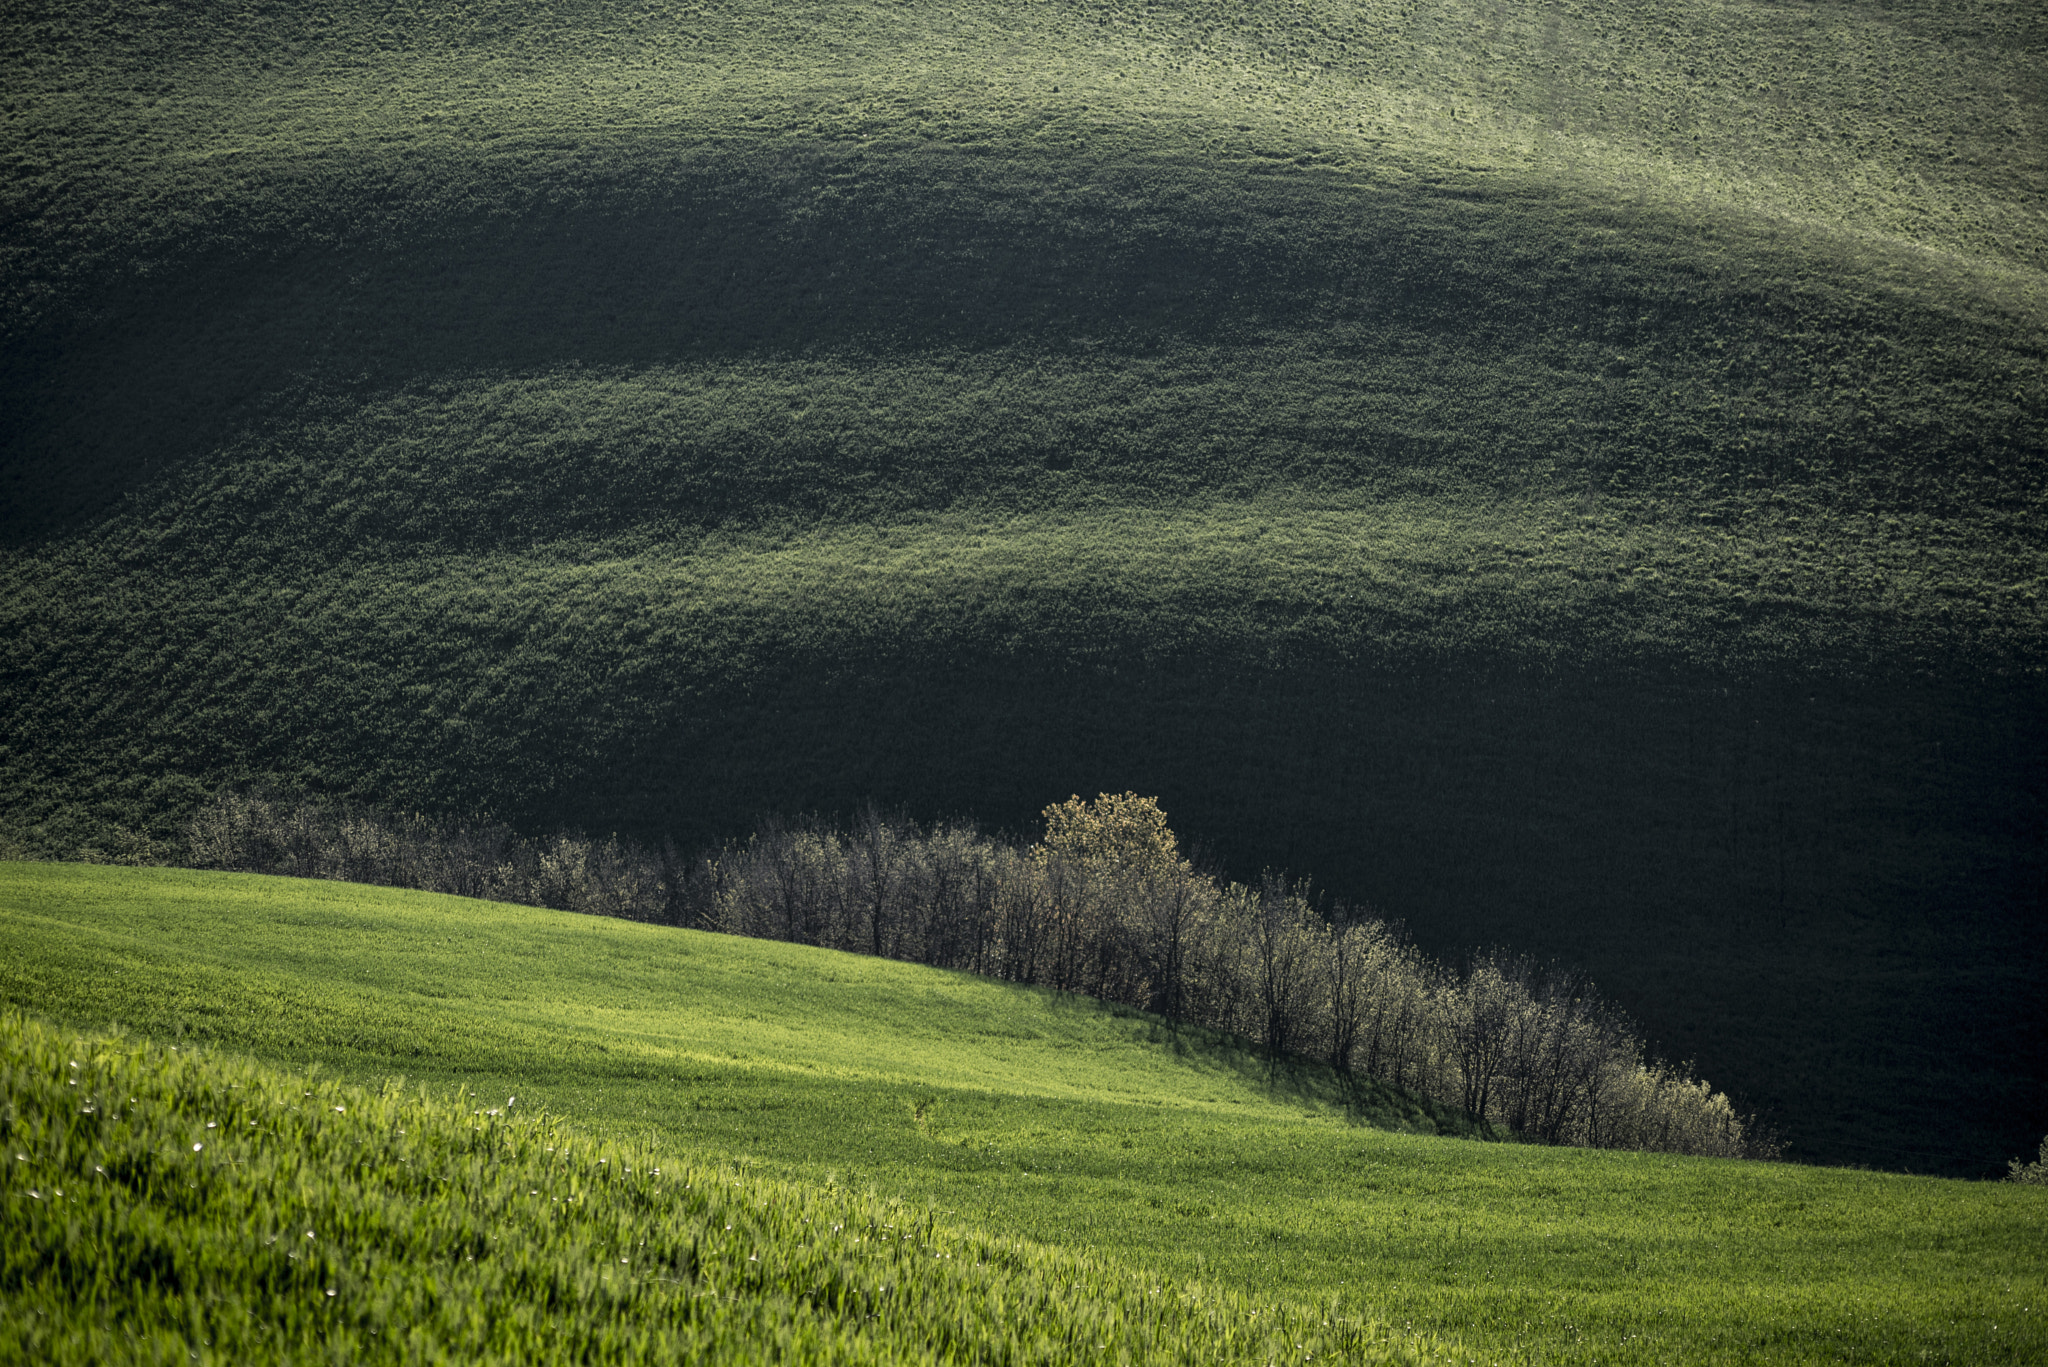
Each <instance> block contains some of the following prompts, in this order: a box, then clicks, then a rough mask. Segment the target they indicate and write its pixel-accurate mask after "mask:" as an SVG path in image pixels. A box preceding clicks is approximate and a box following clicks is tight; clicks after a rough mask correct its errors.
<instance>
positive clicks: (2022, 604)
mask: <svg viewBox="0 0 2048 1367" xmlns="http://www.w3.org/2000/svg"><path fill="white" fill-rule="evenodd" d="M8 15H9V19H10V22H9V23H8V24H7V25H6V26H5V36H4V39H0V44H4V46H0V87H4V89H5V91H6V96H5V99H4V101H0V148H4V151H0V157H4V161H0V395H4V399H5V402H4V403H0V491H4V493H0V546H4V550H0V747H4V749H0V807H4V810H5V811H6V813H7V820H6V824H5V830H4V831H0V841H5V842H6V848H13V849H20V850H23V851H31V852H38V853H55V854H63V855H73V854H76V853H78V852H79V851H80V850H81V849H89V850H99V851H102V852H115V853H119V852H121V851H129V852H134V851H138V850H140V851H143V852H148V851H151V850H156V851H159V852H161V851H164V850H170V851H171V852H172V853H175V841H176V832H177V829H178V821H179V819H180V816H181V814H182V813H183V812H184V811H186V810H189V808H190V806H191V804H192V803H193V802H194V801H195V800H196V799H197V798H198V797H199V796H200V795H201V794H203V793H205V792H206V791H208V790H209V789H210V788H212V787H213V786H215V785H217V784H219V783H222V782H226V781H239V780H244V779H261V780H268V781H276V782H282V783H286V784H294V785H305V786H311V787H315V788H321V789H328V790H339V791H346V792H350V793H353V794H356V795H358V796H361V797H364V798H368V799H371V800H374V801H378V802H383V803H390V804H394V805H416V806H424V807H431V808H437V809H454V808H486V809H490V810H493V811H496V812H498V813H499V814H501V815H503V816H505V817H507V818H508V819H511V820H514V821H517V822H519V823H520V824H522V825H524V826H527V827H532V828H541V827H545V826H548V825H552V824H556V823H567V824H571V825H576V826H580V827H584V828H588V829H593V830H613V829H616V830H621V831H625V832H629V833H636V834H640V835H644V836H650V837H654V836H662V835H671V834H672V835H675V836H677V837H678V838H680V839H682V840H684V841H685V842H690V841H709V840H714V839H719V838H724V837H728V836H732V835H736V834H738V833H740V832H741V831H743V830H744V829H745V828H746V827H747V825H748V824H749V823H750V822H752V821H753V820H754V819H755V818H756V817H757V816H758V815H759V814H760V813H762V812H763V811H769V810H792V809H808V808H816V809H822V810H828V811H829V810H844V809H847V808H849V807H851V806H852V805H854V804H856V803H858V802H860V801H863V800H866V799H869V798H877V799H880V800H882V801H884V802H892V803H904V804H908V805H909V806H911V807H912V808H914V809H915V810H916V811H918V812H919V813H920V814H923V815H936V814H939V813H943V812H965V813H972V814H974V815H976V816H978V817H980V818H982V819H984V820H986V821H989V822H991V823H993V824H999V825H1000V824H1022V823H1025V822H1028V821H1029V820H1030V819H1031V818H1032V816H1033V815H1034V814H1035V813H1036V812H1037V811H1038V810H1039V809H1040V808H1041V807H1042V806H1043V805H1044V804H1045V803H1046V802H1047V801H1051V800H1054V799H1057V798H1059V797H1061V796H1064V795H1065V794H1067V793H1069V792H1076V791H1079V792H1092V791H1098V790H1106V791H1122V790H1124V789H1127V788H1128V789H1136V790H1141V791H1145V792H1148V793H1158V794H1159V795H1160V796H1161V798H1162V799H1163V801H1164V803H1165V805H1166V807H1167V808H1168V810H1169V811H1171V812H1172V813H1173V814H1174V817H1175V821H1176V824H1177V826H1179V827H1180V828H1181V829H1182V830H1183V831H1185V832H1187V833H1188V834H1190V835H1191V836H1193V837H1195V838H1197V839H1198V840H1199V841H1201V843H1203V844H1204V845H1205V846H1207V847H1208V848H1210V849H1212V850H1213V851H1214V852H1215V853H1216V854H1217V855H1218V857H1219V858H1220V859H1222V860H1223V861H1225V862H1226V863H1228V864H1229V865H1230V866H1231V867H1232V868H1233V869H1234V870H1235V871H1237V872H1240V873H1244V874H1247V875H1248V874H1250V873H1253V872H1255V871H1256V870H1257V869H1258V868H1259V867H1261V866H1264V865H1285V866H1288V867H1290V868H1293V869H1295V870H1298V871H1307V872H1312V873H1314V874H1315V875H1317V876H1318V877H1320V878H1322V879H1324V880H1326V881H1328V882H1329V883H1330V884H1332V885H1333V886H1334V887H1335V888H1336V890H1338V891H1339V892H1341V893H1343V894H1345V895H1348V896H1351V897H1354V898H1358V899H1361V900H1369V901H1371V902H1373V903H1375V904H1376V905H1378V906H1379V907H1380V908H1381V909H1382V910H1384V911H1386V912H1387V913H1388V914H1390V915H1393V916H1397V917H1402V918H1405V919H1407V920H1408V921H1409V922H1411V924H1413V925H1414V926H1415V927H1416V931H1417V934H1418V935H1419V936H1420V937H1422V938H1423V939H1424V940H1425V942H1426V943H1428V944H1429V945H1430V946H1431V947H1432V948H1434V949H1436V950H1437V951H1438V952H1441V953H1447V954H1448V953H1456V952H1458V951H1459V950H1460V949H1461V948H1463V947H1468V946H1470V945H1473V944H1476V943H1479V942H1482V941H1488V940H1497V941H1505V942H1507V943H1511V944H1514V945H1516V946H1518V947H1523V948H1526V949H1529V950H1531V951H1532V952H1536V953H1539V954H1551V953H1555V954H1562V955H1566V956H1568V957H1571V958H1573V959H1575V960H1577V961H1579V962H1582V963H1585V964H1586V965H1588V966H1589V967H1590V968H1591V969H1592V970H1593V971H1594V972H1595V974H1596V976H1597V977H1598V978H1599V980H1600V981H1601V982H1602V984H1603V986H1604V987H1606V988H1607V990H1609V991H1610V992H1613V993H1614V994H1615V995H1616V996H1617V997H1618V998H1619V999H1621V1001H1622V1002H1623V1004H1624V1005H1625V1006H1627V1007H1629V1008H1630V1009H1631V1010H1632V1011H1633V1012H1634V1013H1635V1014H1637V1015H1638V1016H1639V1017H1640V1018H1642V1019H1644V1020H1645V1021H1647V1022H1648V1023H1649V1024H1650V1027H1651V1029H1652V1030H1653V1032H1655V1033H1656V1034H1657V1035H1658V1036H1659V1040H1658V1043H1659V1045H1660V1047H1662V1048H1663V1049H1664V1050H1665V1052H1667V1053H1670V1054H1672V1055H1674V1056H1684V1055H1695V1056H1696V1057H1697V1061H1698V1062H1699V1064H1700V1066H1701V1068H1702V1069H1703V1071H1705V1072H1706V1073H1707V1074H1708V1075H1709V1076H1712V1077H1714V1078H1715V1079H1716V1081H1717V1083H1724V1082H1725V1085H1729V1086H1732V1087H1735V1088H1736V1089H1738V1090H1741V1091H1746V1092H1748V1093H1750V1094H1751V1099H1752V1100H1754V1101H1756V1102H1758V1103H1759V1104H1762V1105H1764V1106H1765V1107H1766V1108H1771V1107H1782V1108H1785V1109H1786V1111H1787V1115H1786V1122H1785V1123H1786V1125H1787V1128H1788V1131H1789V1132H1790V1133H1791V1136H1792V1138H1793V1139H1794V1141H1795V1148H1794V1151H1795V1152H1797V1153H1804V1154H1806V1155H1808V1156H1821V1155H1825V1156H1829V1157H1834V1158H1842V1159H1851V1160H1856V1161H1873V1158H1874V1156H1875V1157H1876V1158H1881V1159H1882V1161H1899V1162H1907V1163H1916V1164H1922V1165H1925V1164H1927V1163H1936V1164H1937V1165H1940V1164H1946V1165H1948V1170H1967V1171H1979V1170H1992V1171H1995V1170H1997V1165H1998V1164H2000V1163H2002V1162H2003V1159H2004V1158H2005V1157H2006V1156H2009V1152H2018V1151H2021V1150H2023V1149H2025V1148H2027V1147H2028V1146H2029V1145H2030V1144H2031V1143H2032V1142H2033V1139H2032V1138H2030V1137H2029V1133H2030V1132H2032V1131H2038V1130H2039V1129H2041V1128H2048V1116H2044V1115H2035V1114H2034V1113H2035V1112H2038V1110H2039V1106H2040V1103H2039V1095H2040V1093H2039V1090H2038V1087H2037V1086H2036V1082H2037V1081H2038V1079H2037V1078H2036V1077H2035V1074H2036V1073H2038V1067H2037V1066H2036V1065H2034V1064H2028V1063H2020V1062H2015V1060H2027V1059H2034V1060H2038V1059H2040V1058H2044V1057H2048V1010H2044V1008H2043V1007H2042V1006H2041V1005H2040V1004H2038V1003H2035V1002H2033V1001H2032V994H2030V993H2029V992H2028V991H2027V989H2026V986H2025V984H2026V983H2027V982H2028V980H2029V978H2028V975H2029V974H2035V973H2036V972H2037V969H2038V967H2039V966H2040V959H2039V955H2040V950H2039V949H2038V948H2037V947H2035V946H2034V945H2033V943H2032V941H2031V939H2030V938H2029V937H2028V936H2027V935H2026V934H2025V933H2024V931H2023V929H2022V926H2023V924H2024V920H2025V917H2026V916H2027V915H2028V914H2029V910H2030V909H2031V908H2034V907H2035V906H2036V904H2037V902H2038V888H2039V886H2040V878H2041V872H2042V871H2041V856H2040V852H2039V844H2038V841H2037V840H2035V839H2034V838H2033V837H2032V835H2030V834H2029V832H2031V831H2032V830H2033V828H2034V827H2033V824H2030V823H2037V821H2038V813H2039V811H2040V810H2041V804H2042V793H2043V784H2042V772H2041V766H2040V764H2039V762H2038V756H2039V755H2040V754H2042V753H2044V752H2048V749H2044V745H2043V739H2044V737H2043V718H2044V717H2048V708H2044V707H2043V706H2042V699H2043V692H2042V689H2043V685H2042V679H2043V675H2042V670H2041V665H2042V661H2043V658H2044V651H2043V647H2044V644H2048V642H2044V639H2043V627H2044V618H2043V612H2042V604H2041V592H2042V584H2043V544H2042V537H2043V532H2042V529H2043V528H2044V527H2048V507H2044V506H2043V479H2042V475H2043V454H2044V443H2043V438H2042V433H2043V432H2044V431H2048V387H2044V375H2048V295H2044V294H2043V291H2042V288H2041V286H2042V276H2043V271H2044V269H2048V227H2044V223H2043V220H2042V218H2041V215H2040V212H2039V205H2040V204H2041V203H2042V202H2043V200H2044V198H2048V195H2044V191H2048V160H2044V159H2048V137H2044V136H2043V134H2044V126H2048V125H2044V119H2048V115H2044V109H2043V101H2042V98H2041V88H2040V85H2039V80H2038V76H2037V75H2036V74H2035V73H2036V72H2038V70H2040V69H2041V67H2042V66H2043V64H2044V62H2048V25H2044V21H2043V20H2042V19H2041V18H2040V17H2039V16H2036V15H2034V14H2032V13H2031V11H2029V10H2027V9H2026V8H2025V7H2020V6H2000V5H1989V4H1985V5H1968V6H1960V7H1958V6H1954V5H1945V4H1944V5H1935V4H1931V3H1930V4H1914V3H1900V4H1889V5H1879V4H1875V3H1869V4H1841V5H1835V6H1829V7H1800V8H1796V9H1795V8H1787V7H1783V6H1769V5H1720V6H1706V5H1686V6H1680V7H1676V8H1673V7H1665V8H1664V9H1662V10H1651V9H1646V8H1641V7H1628V6H1622V5H1618V4H1590V3H1589V4H1582V5H1574V6H1568V7H1562V8H1560V7H1555V6H1548V7H1538V6H1533V5H1525V4H1500V5H1480V4H1471V5H1461V4H1435V5H1425V4H1419V3H1418V4H1366V5H1356V6H1351V5H1335V4H1302V5H1295V4H1284V5H1241V4H1220V3H1219V4H1208V3H1190V4H1182V5H1153V6H1133V5H1123V6H1113V5H1087V4H1065V3H1052V2H1051V0H1047V2H1045V3H1029V4H1017V5H1004V6H992V5H958V6H946V5H939V4H903V5H895V4H873V5H829V4H822V5H796V6H790V5H780V4H778V5H764V4H732V5H696V6H692V5H663V4H655V3H649V4H637V5H633V4H629V5H560V6H531V5H518V6H512V5H486V4H477V5H470V6H466V7H461V8H457V7H452V6H417V7H406V6H391V7H387V8H384V9H382V10H377V11H369V10H362V11H351V12H349V13H345V14H337V13H333V12H331V11H328V10H324V9H320V8H317V7H311V6H301V5H297V4H278V5H270V6H249V7H245V8H234V7H210V8H209V9H207V10H206V11H205V12H204V13H203V14H201V13H198V12H187V11H184V10H181V9H178V8H176V7H169V6H166V7H157V8H146V9H134V8H131V7H121V6H110V5H101V4H88V3H62V2H61V0H52V2H50V3H26V4H15V5H12V6H10V7H9V9H8ZM166 842H168V843H166ZM1901 962H1903V963H1904V964H1906V965H1907V967H1906V968H1905V969H1904V970H1903V972H1904V977H1903V978H1901V977H1900V976H1899V973H1898V972H1895V971H1894V970H1895V968H1896V967H1897V965H1898V964H1900V963H1901ZM1902 982H1903V983H1904V986H1901V983H1902ZM1959 1016H1964V1017H1968V1018H1972V1019H1977V1018H1980V1017H1985V1016H1989V1017H1995V1018H1996V1020H1997V1022H1998V1023H1997V1024H1995V1025H1992V1026H1989V1027H1987V1031H1986V1033H1984V1034H1982V1035H1979V1036H1971V1037H1968V1038H1965V1039H1960V1040H1959V1039H1958V1037H1957V1036H1955V1035H1954V1033H1953V1032H1952V1031H1950V1030H1949V1029H1948V1023H1949V1022H1951V1021H1953V1020H1954V1019H1956V1018H1958V1017H1959ZM1872 1038H1878V1039H1882V1040H1884V1041H1885V1043H1884V1044H1883V1045H1882V1047H1879V1048H1876V1049H1874V1050H1873V1049H1866V1048H1864V1047H1863V1041H1866V1040H1869V1039H1872ZM1953 1051H1960V1052H1959V1053H1957V1052H1953ZM2029 1069H2032V1070H2033V1071H2029ZM1935 1078H1942V1079H1946V1080H1945V1081H1940V1082H1935V1081H1932V1080H1931V1079H1935ZM2024 1117H2032V1118H2024ZM1930 1126H1932V1127H1933V1128H1934V1130H1936V1131H1938V1132H1939V1133H1937V1134H1935V1135H1934V1136H1933V1137H1930V1136H1929V1134H1928V1133H1927V1130H1928V1128H1929V1127H1930ZM1951 1129H1953V1133H1950V1132H1949V1131H1950V1130H1951ZM1802 1135H1804V1136H1806V1138H1804V1139H1802V1137H1801V1136H1802ZM1800 1143H1808V1144H1810V1145H1811V1147H1808V1148H1805V1149H1801V1148H1799V1147H1798V1146H1799V1144H1800ZM1865 1144H1875V1145H1877V1149H1876V1150H1874V1151H1869V1152H1866V1151H1865V1150H1864V1149H1863V1148H1861V1147H1858V1146H1862V1145H1865ZM1830 1145H1833V1146H1834V1147H1830ZM1930 1154H1932V1155H1936V1157H1934V1158H1929V1157H1928V1155H1930Z"/></svg>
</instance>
